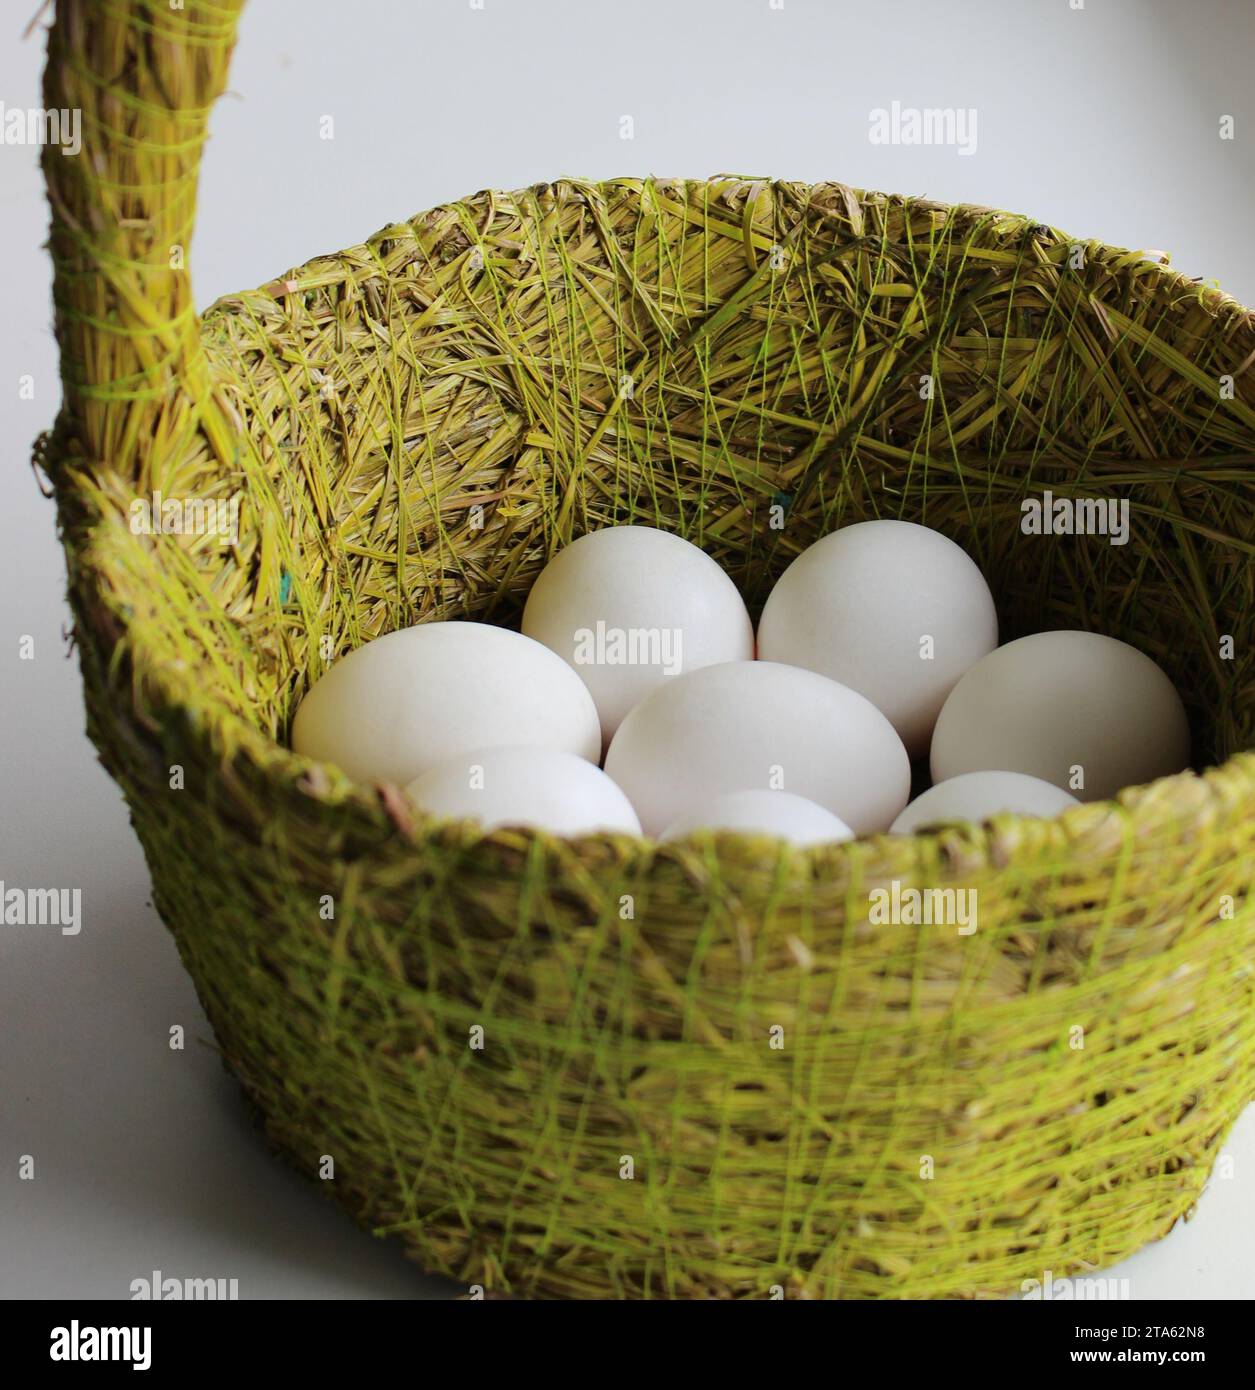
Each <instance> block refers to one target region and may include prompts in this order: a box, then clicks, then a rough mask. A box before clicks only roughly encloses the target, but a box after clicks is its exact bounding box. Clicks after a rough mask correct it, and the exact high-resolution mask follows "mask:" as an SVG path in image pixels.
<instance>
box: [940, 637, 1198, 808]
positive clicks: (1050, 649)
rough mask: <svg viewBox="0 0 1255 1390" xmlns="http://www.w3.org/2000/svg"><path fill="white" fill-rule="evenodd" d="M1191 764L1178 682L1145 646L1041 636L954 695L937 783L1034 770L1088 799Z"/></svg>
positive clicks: (945, 717)
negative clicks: (1078, 777) (964, 776)
mask: <svg viewBox="0 0 1255 1390" xmlns="http://www.w3.org/2000/svg"><path fill="white" fill-rule="evenodd" d="M1189 760H1190V730H1189V725H1188V723H1187V722H1186V717H1185V709H1184V706H1183V705H1182V704H1181V698H1180V696H1179V695H1178V694H1177V692H1176V690H1175V689H1174V688H1173V685H1172V682H1171V681H1170V680H1169V679H1168V677H1167V676H1166V675H1164V673H1163V671H1162V670H1160V668H1159V667H1158V666H1157V665H1156V664H1155V663H1154V662H1153V661H1152V660H1151V659H1150V657H1148V656H1145V655H1144V654H1143V653H1142V652H1139V651H1138V650H1137V649H1136V648H1135V647H1130V646H1129V645H1128V644H1127V643H1125V642H1118V641H1116V639H1115V638H1114V637H1103V636H1101V635H1100V634H1098V633H1096V632H1039V633H1036V634H1034V635H1033V636H1032V637H1021V638H1020V639H1019V640H1018V641H1015V642H1008V643H1007V645H1006V646H1005V647H999V648H998V650H997V651H995V652H991V653H990V654H989V655H988V656H987V657H985V658H984V660H983V661H980V662H978V663H977V664H976V665H975V666H973V667H972V669H971V670H970V671H968V672H967V674H966V675H965V676H964V677H963V678H962V680H960V681H959V683H958V684H957V685H956V686H955V687H954V689H953V691H951V693H950V697H949V699H947V701H946V703H945V706H944V708H943V709H942V711H941V716H940V718H938V720H937V728H936V732H935V733H934V734H933V746H932V774H933V780H934V781H936V782H942V781H945V780H946V779H948V778H951V777H957V776H958V775H959V774H960V773H963V772H978V771H981V770H983V769H998V770H1005V771H1012V772H1027V773H1028V774H1030V776H1033V777H1040V778H1042V779H1043V780H1044V781H1046V782H1053V783H1054V785H1055V786H1056V787H1063V788H1064V789H1065V790H1069V791H1072V792H1073V793H1074V794H1075V795H1076V796H1078V797H1079V798H1080V799H1081V800H1082V801H1101V800H1103V799H1105V798H1106V797H1110V796H1114V795H1115V794H1116V793H1117V792H1118V791H1119V790H1120V789H1121V788H1122V787H1129V786H1136V785H1138V784H1140V783H1143V782H1150V781H1153V780H1154V779H1155V778H1156V777H1165V776H1167V775H1168V774H1169V773H1173V772H1180V771H1181V770H1182V769H1183V768H1184V767H1186V766H1187V765H1188V763H1189ZM1074 769H1076V770H1078V771H1079V773H1080V775H1081V776H1082V777H1083V784H1082V785H1077V784H1076V782H1075V780H1074Z"/></svg>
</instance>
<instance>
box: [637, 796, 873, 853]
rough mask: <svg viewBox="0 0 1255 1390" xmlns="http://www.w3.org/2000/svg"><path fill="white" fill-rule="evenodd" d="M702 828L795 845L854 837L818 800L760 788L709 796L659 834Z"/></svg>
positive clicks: (675, 836) (673, 836) (675, 835)
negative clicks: (735, 831) (752, 835)
mask: <svg viewBox="0 0 1255 1390" xmlns="http://www.w3.org/2000/svg"><path fill="white" fill-rule="evenodd" d="M698 830H741V831H745V832H747V833H750V834H759V835H773V836H775V837H776V838H777V839H780V840H787V841H788V842H789V843H790V844H792V845H826V844H838V843H839V842H840V841H842V840H852V839H853V838H854V832H853V831H852V830H851V829H850V827H849V826H848V825H846V823H845V822H844V821H843V820H840V819H838V817H836V816H834V815H833V814H832V812H831V811H829V810H827V809H826V808H825V807H823V806H820V805H819V804H818V802H815V801H807V799H806V798H805V797H804V796H794V794H793V793H792V792H773V791H763V790H761V789H759V788H754V789H751V790H750V791H740V792H724V793H722V794H721V795H719V796H712V797H708V798H707V799H706V800H704V801H702V802H700V803H698V805H696V806H694V807H692V808H690V809H689V810H688V811H686V812H685V813H684V815H682V816H680V817H679V818H678V819H677V820H673V821H672V822H671V824H670V825H669V826H667V828H666V829H665V830H664V831H663V832H662V834H661V835H660V836H659V837H658V838H659V839H660V840H664V841H666V840H681V839H683V838H684V837H685V836H686V835H692V834H693V833H694V832H695V831H698Z"/></svg>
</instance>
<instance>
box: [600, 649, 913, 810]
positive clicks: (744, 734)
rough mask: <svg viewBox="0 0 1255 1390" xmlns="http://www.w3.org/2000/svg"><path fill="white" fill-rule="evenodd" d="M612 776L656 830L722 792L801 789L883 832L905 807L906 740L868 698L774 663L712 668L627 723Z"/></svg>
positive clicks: (648, 703) (647, 704) (673, 685)
mask: <svg viewBox="0 0 1255 1390" xmlns="http://www.w3.org/2000/svg"><path fill="white" fill-rule="evenodd" d="M606 771H607V772H608V773H609V774H610V776H611V777H613V778H614V780H615V781H616V782H617V783H618V784H619V785H620V786H621V787H622V788H623V790H624V791H625V792H627V794H628V797H629V799H630V800H631V802H632V805H633V806H635V807H636V813H637V815H638V816H640V818H641V825H642V826H643V827H644V829H645V833H646V834H647V835H660V834H661V833H662V832H663V831H664V830H665V829H666V828H667V827H668V826H669V825H670V824H671V823H672V822H673V821H674V820H676V819H677V818H678V817H679V816H682V815H685V814H687V813H688V812H689V811H691V810H693V809H695V808H696V807H698V806H700V805H701V804H702V803H703V802H704V801H705V800H706V799H707V798H709V797H711V796H715V795H717V794H719V793H720V792H735V791H743V790H745V789H747V788H760V789H762V790H764V791H767V790H775V791H789V792H796V793H797V795H799V796H804V797H806V798H807V799H808V800H810V801H817V802H818V803H819V804H820V805H821V806H825V807H827V809H828V810H829V811H831V812H832V814H833V815H834V816H838V817H840V819H841V820H843V821H844V822H845V823H846V825H848V826H849V827H850V828H851V829H852V830H853V831H854V832H855V834H858V835H863V834H867V833H868V832H869V831H873V830H885V829H887V828H888V826H889V823H890V822H891V821H892V820H893V818H894V816H896V815H897V814H898V812H899V811H900V810H901V809H902V808H903V806H905V805H906V798H907V795H908V793H909V792H910V785H911V767H910V762H909V760H908V759H907V756H906V749H905V748H903V747H902V740H901V739H900V738H899V737H898V736H897V734H896V733H894V731H893V726H892V725H891V724H890V723H889V721H888V720H887V719H886V718H885V717H884V715H883V714H881V713H880V711H879V710H878V709H877V708H876V707H875V706H874V705H873V704H872V703H871V702H870V701H868V700H865V699H864V698H863V697H862V696H861V695H859V694H856V693H855V692H854V691H853V690H848V689H847V688H846V687H845V686H843V685H838V684H837V683H836V681H830V680H829V679H828V678H827V677H826V676H820V675H816V674H815V672H814V671H803V670H801V669H799V668H798V667H796V666H781V665H779V664H778V663H776V662H774V661H735V662H729V663H727V664H725V665H722V666H705V667H703V668H702V669H701V670H700V671H690V672H689V674H688V675H685V676H678V677H677V678H676V679H675V680H673V681H668V682H667V684H666V685H663V686H660V687H659V688H658V689H657V690H655V691H654V693H653V694H652V695H648V696H646V697H645V699H644V700H642V701H641V703H640V704H639V705H637V706H636V707H635V709H633V710H632V711H631V712H630V713H629V714H628V716H627V718H626V719H625V720H624V721H623V723H622V724H620V726H619V731H618V733H616V734H615V736H614V738H613V740H612V741H611V744H610V750H609V752H608V753H607V754H606Z"/></svg>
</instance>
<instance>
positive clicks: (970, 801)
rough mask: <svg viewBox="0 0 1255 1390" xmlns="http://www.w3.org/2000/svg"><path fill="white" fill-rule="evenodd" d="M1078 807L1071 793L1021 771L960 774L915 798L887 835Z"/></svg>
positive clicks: (1045, 815) (1054, 812)
mask: <svg viewBox="0 0 1255 1390" xmlns="http://www.w3.org/2000/svg"><path fill="white" fill-rule="evenodd" d="M1079 805H1080V802H1079V801H1077V799H1076V797H1074V796H1073V795H1072V794H1071V792H1065V791H1064V790H1063V789H1062V788H1061V787H1056V786H1055V784H1054V783H1053V782H1043V781H1042V779H1041V778H1040V777H1029V776H1028V775H1027V774H1025V773H1023V772H963V773H960V774H959V776H958V777H951V778H949V779H948V780H947V781H945V782H938V783H937V784H936V786H933V787H929V789H928V790H927V791H926V792H923V793H921V794H920V795H919V796H917V797H916V798H915V800H914V801H912V802H911V804H910V805H909V806H908V807H907V808H906V810H905V811H903V812H902V814H901V815H900V816H899V817H898V818H897V820H895V821H894V823H893V824H892V825H891V826H890V827H889V833H890V834H891V835H911V834H914V832H915V831H916V830H918V829H919V828H920V826H923V825H936V824H937V823H938V822H939V821H956V820H974V821H982V820H988V819H989V817H990V816H996V815H998V814H999V812H1001V811H1012V812H1014V813H1015V814H1016V815H1020V816H1041V817H1043V818H1049V817H1051V816H1057V815H1058V814H1059V813H1060V812H1061V811H1066V810H1067V809H1068V807H1069V806H1079Z"/></svg>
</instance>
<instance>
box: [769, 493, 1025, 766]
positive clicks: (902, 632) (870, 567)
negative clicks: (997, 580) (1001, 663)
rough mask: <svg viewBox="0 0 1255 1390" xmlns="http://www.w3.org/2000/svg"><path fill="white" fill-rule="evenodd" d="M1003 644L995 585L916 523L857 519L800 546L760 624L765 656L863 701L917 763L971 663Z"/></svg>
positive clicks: (962, 553)
mask: <svg viewBox="0 0 1255 1390" xmlns="http://www.w3.org/2000/svg"><path fill="white" fill-rule="evenodd" d="M997 645H998V616H997V614H996V613H995V611H994V602H993V599H992V597H991V596H990V593H989V586H988V585H987V584H986V583H985V580H984V577H983V576H982V574H981V572H980V570H979V569H977V567H976V566H975V564H973V562H972V561H971V559H970V558H969V557H968V555H967V554H966V552H965V551H963V550H961V549H960V548H959V547H958V546H957V545H955V543H954V542H953V541H952V540H949V539H948V538H947V537H945V536H943V535H942V534H941V532H940V531H933V530H931V529H930V528H929V527H927V526H916V525H915V524H914V523H913V522H909V521H861V522H858V523H856V524H855V525H853V526H844V527H842V528H841V529H840V530H839V531H833V532H831V533H830V534H829V535H827V536H824V537H823V539H822V540H818V541H816V542H815V544H814V545H812V546H810V547H808V548H807V549H806V550H804V551H803V552H802V553H801V554H800V555H799V556H798V557H797V559H796V560H794V561H793V563H792V564H791V565H790V566H789V568H788V569H787V570H785V572H784V573H783V574H782V575H781V576H780V578H779V580H778V581H777V583H776V586H775V588H773V589H772V591H771V593H770V595H769V596H768V598H767V603H766V606H765V607H764V609H763V616H762V620H761V621H760V623H759V624H758V655H759V657H760V658H761V659H762V660H764V661H782V662H786V663H788V664H789V665H793V666H805V667H806V668H807V669H808V670H811V671H818V672H820V674H821V675H825V676H828V677H830V678H831V679H832V680H834V681H840V682H841V684H842V685H848V686H849V687H850V689H851V690H857V691H858V692H859V694H860V695H865V696H866V697H867V698H868V699H869V700H870V701H871V702H872V704H874V705H875V706H876V708H877V709H879V710H880V711H882V712H883V713H884V714H885V716H886V717H887V718H888V720H889V722H890V723H891V724H892V725H893V727H894V728H895V729H897V731H898V734H899V736H900V737H901V739H902V741H903V743H905V744H906V748H907V751H908V752H909V753H910V755H911V756H912V757H918V756H921V755H922V754H924V753H925V752H927V750H928V740H929V738H930V737H931V735H932V730H933V725H934V724H935V723H936V720H937V715H938V713H939V711H940V709H941V706H942V704H943V703H944V702H945V698H946V696H947V695H948V694H949V693H950V691H951V690H952V689H953V687H954V684H955V682H956V681H957V680H958V679H959V677H960V676H961V675H962V674H963V672H964V671H966V670H967V669H968V667H970V666H972V665H973V664H974V663H975V662H977V661H979V660H980V659H981V657H983V656H984V655H985V654H986V653H987V652H991V651H992V650H993V649H994V648H995V647H996V646H997Z"/></svg>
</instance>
